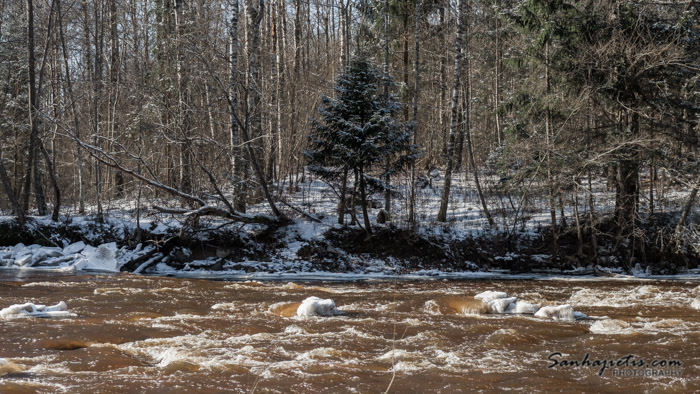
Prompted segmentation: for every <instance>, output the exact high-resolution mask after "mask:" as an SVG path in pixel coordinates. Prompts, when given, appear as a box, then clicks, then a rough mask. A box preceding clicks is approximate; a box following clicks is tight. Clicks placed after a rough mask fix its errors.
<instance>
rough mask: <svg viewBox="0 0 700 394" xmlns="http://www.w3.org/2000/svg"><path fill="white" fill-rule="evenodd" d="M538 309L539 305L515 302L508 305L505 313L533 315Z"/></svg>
mask: <svg viewBox="0 0 700 394" xmlns="http://www.w3.org/2000/svg"><path fill="white" fill-rule="evenodd" d="M539 308H540V306H539V305H533V304H531V303H529V302H525V301H516V302H513V303H512V304H510V305H508V308H507V309H506V310H505V313H522V314H530V315H532V314H533V313H535V312H537V310H538V309H539Z"/></svg>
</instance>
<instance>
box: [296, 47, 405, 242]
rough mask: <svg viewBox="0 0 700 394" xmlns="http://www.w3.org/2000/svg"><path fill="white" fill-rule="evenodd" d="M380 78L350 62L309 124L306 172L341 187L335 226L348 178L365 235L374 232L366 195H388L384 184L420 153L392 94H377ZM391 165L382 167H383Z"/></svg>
mask: <svg viewBox="0 0 700 394" xmlns="http://www.w3.org/2000/svg"><path fill="white" fill-rule="evenodd" d="M386 78H389V77H385V76H384V74H383V73H382V72H381V71H380V70H379V69H378V68H377V67H376V66H375V65H374V64H372V63H371V62H370V61H369V60H367V59H366V58H365V57H362V56H360V57H358V58H355V59H353V60H352V61H351V62H350V65H349V66H348V68H347V69H346V71H345V72H344V73H343V74H341V75H340V76H339V77H338V78H337V80H336V86H335V88H334V90H335V97H334V98H330V97H327V96H322V98H321V100H322V104H321V107H320V108H319V113H320V115H321V118H322V119H321V120H317V119H314V120H313V129H312V131H311V133H310V134H309V150H308V151H306V152H305V155H306V157H307V158H308V161H309V170H310V171H311V172H313V173H315V174H317V175H318V176H320V177H321V178H323V179H324V180H326V181H329V182H340V187H341V193H340V202H339V212H338V214H339V222H340V223H343V217H344V215H345V194H346V190H347V187H346V186H347V181H348V177H349V175H354V182H355V185H354V190H358V191H359V193H360V198H361V204H362V214H363V218H364V224H365V231H366V232H367V233H368V234H369V233H371V232H372V228H371V224H370V221H369V215H368V211H367V205H368V203H367V200H368V194H370V193H372V192H375V191H376V192H379V191H384V192H385V191H386V190H387V189H388V185H386V184H385V183H384V182H383V181H382V179H383V178H384V177H386V176H387V175H393V174H395V173H397V172H400V171H402V170H405V169H407V168H408V166H409V165H410V164H411V163H412V162H414V161H415V159H416V158H417V156H418V151H417V148H416V146H415V145H413V144H412V143H411V136H412V134H413V128H412V125H411V124H410V123H402V122H399V121H397V120H396V114H397V113H398V111H399V109H400V106H399V103H398V101H397V99H396V96H395V95H393V94H384V93H383V91H382V90H381V87H383V85H382V84H383V83H390V84H392V85H393V81H391V80H390V78H389V81H388V82H387V80H386ZM387 162H389V165H388V166H386V163H387Z"/></svg>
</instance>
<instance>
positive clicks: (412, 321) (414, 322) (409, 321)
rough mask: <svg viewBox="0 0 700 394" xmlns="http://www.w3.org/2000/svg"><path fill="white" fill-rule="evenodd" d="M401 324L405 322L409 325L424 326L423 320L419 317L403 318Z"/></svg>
mask: <svg viewBox="0 0 700 394" xmlns="http://www.w3.org/2000/svg"><path fill="white" fill-rule="evenodd" d="M400 323H401V324H405V325H407V326H422V325H423V322H422V321H421V320H419V319H414V318H406V319H403V320H401V322H400Z"/></svg>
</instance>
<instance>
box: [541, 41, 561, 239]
mask: <svg viewBox="0 0 700 394" xmlns="http://www.w3.org/2000/svg"><path fill="white" fill-rule="evenodd" d="M544 75H545V77H544V78H545V96H546V97H547V100H549V94H550V93H551V89H550V88H551V85H550V75H549V43H546V44H545V47H544ZM544 134H545V146H546V149H545V155H546V156H545V162H546V166H547V188H548V190H549V215H550V217H551V220H552V221H551V225H552V238H553V242H554V245H553V246H554V250H557V249H558V248H557V238H558V237H559V230H558V228H557V211H556V201H555V191H554V179H553V176H552V164H551V163H552V160H551V156H552V153H551V151H552V111H551V110H550V109H549V104H547V108H546V110H545V119H544Z"/></svg>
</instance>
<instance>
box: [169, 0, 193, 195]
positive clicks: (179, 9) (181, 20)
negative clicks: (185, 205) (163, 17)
mask: <svg viewBox="0 0 700 394" xmlns="http://www.w3.org/2000/svg"><path fill="white" fill-rule="evenodd" d="M173 1H174V16H175V40H176V44H175V52H176V55H175V56H176V60H175V67H176V73H177V97H178V98H177V101H178V108H177V121H178V122H177V129H178V130H179V136H178V139H180V140H181V141H180V143H179V154H180V176H179V178H180V179H179V184H180V190H182V191H183V192H184V193H187V194H189V193H191V192H192V165H191V157H190V156H191V154H192V153H191V152H190V145H191V144H189V143H188V140H189V139H190V114H189V112H190V111H189V109H188V106H189V98H190V94H189V70H188V67H186V65H185V64H186V63H185V60H186V59H185V47H186V41H187V35H188V34H189V29H188V28H187V24H188V20H187V19H188V17H187V16H186V15H188V14H189V12H188V10H186V9H185V6H184V5H183V2H184V1H183V0H173Z"/></svg>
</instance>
